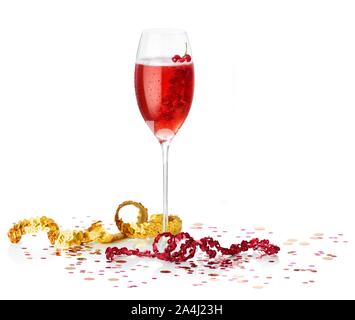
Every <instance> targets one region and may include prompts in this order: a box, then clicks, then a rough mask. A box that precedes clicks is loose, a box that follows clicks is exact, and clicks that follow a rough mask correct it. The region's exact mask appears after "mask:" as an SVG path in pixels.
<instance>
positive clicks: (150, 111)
mask: <svg viewBox="0 0 355 320" xmlns="http://www.w3.org/2000/svg"><path fill="white" fill-rule="evenodd" d="M135 89H136V96H137V102H138V106H139V110H140V112H141V114H142V116H143V118H144V120H145V121H146V123H147V124H148V126H149V127H150V129H151V130H152V131H153V133H154V134H155V136H156V137H157V138H158V140H159V141H160V142H163V141H167V140H171V139H172V138H173V137H174V136H175V134H176V133H177V131H178V130H179V129H180V127H181V126H182V124H183V123H184V121H185V119H186V117H187V115H188V113H189V111H190V107H191V103H192V98H193V92H194V66H193V64H192V63H189V64H176V65H168V66H151V65H144V64H136V69H135Z"/></svg>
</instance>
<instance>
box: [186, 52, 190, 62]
mask: <svg viewBox="0 0 355 320" xmlns="http://www.w3.org/2000/svg"><path fill="white" fill-rule="evenodd" d="M185 60H186V61H187V62H190V61H191V56H190V55H189V54H185Z"/></svg>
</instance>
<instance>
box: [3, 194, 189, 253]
mask: <svg viewBox="0 0 355 320" xmlns="http://www.w3.org/2000/svg"><path fill="white" fill-rule="evenodd" d="M128 205H133V206H135V207H136V208H137V209H138V210H139V211H138V215H137V220H136V222H133V223H125V222H124V221H123V220H122V218H120V216H119V212H120V210H121V209H122V208H123V207H125V206H128ZM162 221H163V215H162V214H153V215H151V216H150V219H149V220H148V209H147V208H145V207H144V206H143V205H142V204H141V203H139V202H135V201H131V200H129V201H124V202H122V203H121V204H120V205H119V206H118V208H117V210H116V214H115V222H116V225H117V228H118V229H119V231H120V232H118V233H113V234H112V233H109V232H108V231H107V230H106V229H105V228H104V226H103V225H102V222H101V221H97V222H95V223H93V224H92V225H91V226H90V227H89V228H87V229H86V230H64V231H62V230H60V228H59V226H58V224H57V223H56V222H55V221H54V220H53V219H51V218H48V217H41V218H30V219H24V220H21V221H19V222H18V223H16V224H14V225H13V226H12V228H11V229H10V230H9V231H8V233H7V235H8V237H9V239H10V241H11V242H12V243H18V242H19V241H20V240H21V238H22V236H23V235H25V234H31V233H38V232H40V231H45V232H47V236H48V239H49V241H50V243H51V244H52V245H53V244H55V245H56V246H58V247H71V246H77V245H82V244H85V243H89V242H99V243H111V242H114V241H118V240H122V239H124V238H148V237H155V236H156V235H157V234H159V233H160V232H162ZM168 221H169V223H168V231H170V232H171V233H172V234H177V233H179V232H180V231H181V229H182V221H181V219H180V218H179V217H178V216H172V215H171V216H169V218H168Z"/></svg>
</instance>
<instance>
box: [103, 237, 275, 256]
mask: <svg viewBox="0 0 355 320" xmlns="http://www.w3.org/2000/svg"><path fill="white" fill-rule="evenodd" d="M163 238H166V239H167V240H166V241H167V244H166V246H165V248H164V250H163V251H159V248H158V244H159V242H160V241H161V240H162V239H163ZM197 247H199V248H200V250H201V251H203V252H205V253H206V254H207V255H208V257H209V258H210V259H211V258H215V257H216V255H217V253H218V252H220V253H221V254H222V255H236V254H239V253H241V252H245V251H248V250H249V249H253V250H254V251H259V252H261V253H262V256H266V255H273V254H277V253H278V252H279V251H280V248H279V247H278V246H276V245H273V244H271V243H270V242H269V240H259V239H258V238H254V239H251V240H250V241H246V240H243V241H242V242H241V243H239V244H232V245H231V246H230V247H229V248H224V247H222V246H221V245H220V243H219V242H218V241H217V240H214V239H213V238H211V237H205V238H202V239H200V240H195V239H194V238H193V237H191V236H190V235H189V234H188V233H187V232H181V233H178V234H177V235H175V236H174V235H173V234H171V233H170V232H165V233H161V234H158V235H157V236H156V237H155V239H154V242H153V251H150V250H146V251H140V250H139V249H132V250H130V249H127V248H126V247H123V248H117V247H113V248H110V247H109V248H107V249H106V258H107V259H108V260H114V258H115V256H120V255H127V256H137V257H149V258H157V259H160V260H165V261H170V262H184V261H187V260H189V259H191V258H193V257H194V256H195V253H196V250H197Z"/></svg>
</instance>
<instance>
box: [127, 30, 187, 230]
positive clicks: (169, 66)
mask: <svg viewBox="0 0 355 320" xmlns="http://www.w3.org/2000/svg"><path fill="white" fill-rule="evenodd" d="M134 81H135V90H136V97H137V103H138V106H139V110H140V112H141V114H142V116H143V118H144V120H145V122H146V123H147V125H148V127H149V128H150V129H151V131H152V132H153V133H154V135H155V137H156V138H157V139H158V141H159V143H160V145H161V149H162V154H163V222H162V229H163V230H162V232H166V231H168V230H167V228H168V153H169V146H170V143H171V141H172V139H173V138H174V137H175V135H176V133H177V132H178V130H179V129H180V127H181V126H182V124H183V123H184V121H185V119H186V117H187V115H188V113H189V111H190V107H191V103H192V98H193V92H194V64H193V60H192V57H191V48H190V44H189V40H188V37H187V33H186V32H185V31H183V30H176V29H148V30H144V31H143V32H142V35H141V38H140V42H139V46H138V51H137V57H136V66H135V76H134Z"/></svg>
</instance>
